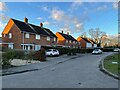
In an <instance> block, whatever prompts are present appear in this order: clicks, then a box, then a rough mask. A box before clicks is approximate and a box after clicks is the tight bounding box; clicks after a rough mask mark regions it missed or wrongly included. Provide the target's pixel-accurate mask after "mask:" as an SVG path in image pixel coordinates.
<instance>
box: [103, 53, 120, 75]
mask: <svg viewBox="0 0 120 90" xmlns="http://www.w3.org/2000/svg"><path fill="white" fill-rule="evenodd" d="M118 62H120V53H117V54H114V55H112V56H108V57H106V58H105V60H104V68H105V69H107V70H108V71H110V72H112V73H113V74H116V75H118V72H119V71H120V67H118V66H119V64H118Z"/></svg>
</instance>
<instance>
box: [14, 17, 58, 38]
mask: <svg viewBox="0 0 120 90" xmlns="http://www.w3.org/2000/svg"><path fill="white" fill-rule="evenodd" d="M12 20H13V21H14V23H15V24H16V25H17V27H18V28H19V29H20V30H21V31H22V32H28V33H35V34H40V35H46V36H50V37H56V36H55V34H54V33H52V31H50V30H49V29H48V30H49V32H50V33H48V32H47V30H45V29H44V28H41V27H40V26H36V25H33V24H29V23H25V22H22V21H19V20H15V19H12ZM46 29H47V28H46Z"/></svg>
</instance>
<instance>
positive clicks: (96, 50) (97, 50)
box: [92, 49, 102, 54]
mask: <svg viewBox="0 0 120 90" xmlns="http://www.w3.org/2000/svg"><path fill="white" fill-rule="evenodd" d="M92 54H102V50H100V49H95V50H93V52H92Z"/></svg>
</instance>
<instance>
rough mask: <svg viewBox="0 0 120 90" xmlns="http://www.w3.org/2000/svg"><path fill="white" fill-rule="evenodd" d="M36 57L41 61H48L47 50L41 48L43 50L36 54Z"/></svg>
mask: <svg viewBox="0 0 120 90" xmlns="http://www.w3.org/2000/svg"><path fill="white" fill-rule="evenodd" d="M34 57H35V59H38V60H39V61H46V54H45V49H44V48H41V50H39V51H37V52H36V53H35V55H34Z"/></svg>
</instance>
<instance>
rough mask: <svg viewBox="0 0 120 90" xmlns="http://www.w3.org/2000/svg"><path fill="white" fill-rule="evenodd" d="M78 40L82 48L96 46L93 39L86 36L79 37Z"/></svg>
mask: <svg viewBox="0 0 120 90" xmlns="http://www.w3.org/2000/svg"><path fill="white" fill-rule="evenodd" d="M77 41H78V42H80V47H81V48H92V47H94V43H93V41H92V40H90V39H88V38H85V37H78V38H77Z"/></svg>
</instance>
